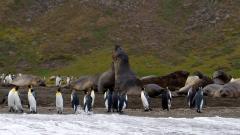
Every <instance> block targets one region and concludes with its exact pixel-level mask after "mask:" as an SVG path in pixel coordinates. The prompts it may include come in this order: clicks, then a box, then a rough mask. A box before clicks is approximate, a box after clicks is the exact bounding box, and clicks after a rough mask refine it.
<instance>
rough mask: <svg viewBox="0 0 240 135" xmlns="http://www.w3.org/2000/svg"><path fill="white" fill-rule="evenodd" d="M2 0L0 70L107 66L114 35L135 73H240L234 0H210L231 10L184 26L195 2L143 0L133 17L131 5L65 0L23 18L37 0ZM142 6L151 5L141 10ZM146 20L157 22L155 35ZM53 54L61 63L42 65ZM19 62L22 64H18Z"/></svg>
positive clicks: (77, 70) (46, 71) (86, 70)
mask: <svg viewBox="0 0 240 135" xmlns="http://www.w3.org/2000/svg"><path fill="white" fill-rule="evenodd" d="M7 1H8V0H4V1H2V3H1V6H0V10H1V11H4V13H2V12H1V14H0V16H1V18H5V19H3V20H4V21H1V23H0V51H1V52H3V53H1V54H0V61H1V62H0V65H1V67H2V68H1V71H2V72H3V71H4V72H26V73H34V74H39V75H51V74H57V73H59V74H64V75H68V74H71V75H85V74H94V73H100V72H103V71H105V70H107V69H108V68H109V66H110V64H111V49H112V48H113V45H114V40H115V39H116V38H120V39H121V42H122V43H123V47H124V48H125V50H126V51H127V52H128V53H129V55H130V62H131V66H132V68H133V69H134V71H135V72H136V73H137V74H138V75H139V76H142V75H149V74H158V75H162V74H166V73H169V72H172V71H175V70H187V71H190V72H194V71H196V70H200V71H203V72H205V73H207V74H211V73H212V72H213V71H214V70H216V69H224V70H226V71H228V72H230V73H231V74H233V76H239V75H240V60H239V58H240V54H239V53H238V52H239V51H240V39H239V36H240V26H239V24H238V22H239V21H238V20H237V19H236V18H237V17H238V15H239V13H240V10H239V9H238V7H239V6H240V5H239V2H234V1H233V2H232V3H231V2H226V1H221V0H218V1H217V2H218V3H216V4H214V5H210V6H214V7H213V8H214V9H215V8H217V9H224V10H227V11H228V12H230V13H229V14H230V15H231V17H230V18H229V19H227V20H224V21H220V22H219V23H217V24H215V25H208V24H206V25H203V26H201V27H198V28H196V29H194V30H191V31H188V32H186V31H185V30H184V29H185V27H186V26H187V25H188V20H189V18H191V17H192V16H193V15H194V13H195V12H196V11H197V10H198V9H200V8H202V7H201V6H202V5H203V4H202V3H201V2H198V1H195V3H194V2H193V4H191V5H190V6H184V2H183V1H178V0H161V1H157V4H156V3H154V2H152V4H154V7H153V8H149V7H152V5H151V2H150V3H149V7H148V6H139V7H137V8H136V11H135V12H137V13H138V14H139V15H136V17H135V16H134V15H133V16H131V14H134V13H135V12H134V11H118V10H115V9H112V8H111V7H99V5H97V4H95V3H94V4H93V3H91V4H81V3H79V2H78V1H70V2H69V1H68V2H63V3H61V5H56V6H55V7H54V8H52V9H49V10H48V11H47V12H44V13H42V12H36V13H34V15H33V17H32V20H31V22H28V21H26V20H27V17H26V16H27V15H26V14H28V13H29V12H30V11H32V10H31V9H29V7H31V6H33V5H35V4H36V2H34V1H33V0H27V1H24V2H23V1H19V0H12V1H10V2H7ZM208 2H210V0H209V1H208ZM146 5H147V4H146ZM37 9H38V8H37ZM35 10H36V9H35ZM35 10H34V11H35ZM149 10H152V12H151V13H146V11H149ZM36 11H37V10H36ZM144 14H146V15H145V16H144ZM128 15H129V16H130V17H128ZM6 18H7V19H6ZM146 18H147V19H149V18H150V20H151V21H152V22H151V23H150V25H149V24H147V23H146V24H145V23H142V22H141V21H142V20H144V19H146ZM124 20H129V23H126V22H124ZM123 24H129V25H130V24H131V25H132V24H134V25H136V24H139V25H140V26H139V27H150V29H147V32H146V31H144V32H142V31H140V32H139V29H138V28H135V27H134V28H126V29H124V28H122V26H123ZM152 25H153V26H154V27H155V26H157V27H160V28H161V29H163V30H162V31H160V33H159V35H158V33H157V34H156V33H155V32H154V29H156V28H154V27H153V26H152ZM129 27H130V26H129ZM151 27H152V28H151ZM148 31H149V32H148ZM152 31H153V32H152ZM144 34H145V35H144ZM151 35H153V36H152V37H151ZM154 36H158V37H159V38H154ZM144 37H149V38H150V39H146V40H150V41H152V42H155V43H157V44H158V45H157V46H152V45H151V44H148V42H145V40H142V39H144ZM143 54H144V55H143ZM59 59H61V60H63V62H64V63H63V64H61V65H58V66H57V67H56V68H49V67H44V66H41V65H42V64H43V63H46V62H50V63H51V62H53V63H54V62H55V61H56V60H59ZM22 63H23V64H24V63H25V66H22V67H21V66H20V65H23V64H22ZM26 63H27V64H26ZM16 67H17V68H16Z"/></svg>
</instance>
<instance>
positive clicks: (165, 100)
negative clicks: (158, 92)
mask: <svg viewBox="0 0 240 135" xmlns="http://www.w3.org/2000/svg"><path fill="white" fill-rule="evenodd" d="M171 100H172V95H171V92H170V90H169V89H168V87H167V88H166V89H165V90H164V91H163V93H162V109H163V110H165V109H167V110H168V111H169V110H170V107H171Z"/></svg>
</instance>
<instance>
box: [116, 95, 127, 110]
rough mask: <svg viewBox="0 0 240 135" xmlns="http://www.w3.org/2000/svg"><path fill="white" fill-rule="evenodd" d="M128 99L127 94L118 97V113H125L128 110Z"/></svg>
mask: <svg viewBox="0 0 240 135" xmlns="http://www.w3.org/2000/svg"><path fill="white" fill-rule="evenodd" d="M127 101H128V97H127V94H123V95H119V97H118V112H119V113H123V111H124V109H126V108H127V105H128V102H127Z"/></svg>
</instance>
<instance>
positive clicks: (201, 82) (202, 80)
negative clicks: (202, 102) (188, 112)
mask: <svg viewBox="0 0 240 135" xmlns="http://www.w3.org/2000/svg"><path fill="white" fill-rule="evenodd" d="M195 74H196V75H197V76H198V77H199V79H200V80H199V81H197V82H196V83H195V84H193V85H192V92H193V93H195V92H196V91H197V89H199V88H200V87H201V88H204V87H205V86H207V85H208V84H213V80H212V79H211V78H209V77H208V76H206V75H204V74H203V73H201V72H196V73H195Z"/></svg>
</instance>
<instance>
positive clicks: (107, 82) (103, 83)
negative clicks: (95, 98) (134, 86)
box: [98, 63, 115, 93]
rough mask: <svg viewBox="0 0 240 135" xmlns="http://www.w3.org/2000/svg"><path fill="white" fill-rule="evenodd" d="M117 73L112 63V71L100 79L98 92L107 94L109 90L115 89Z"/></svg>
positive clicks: (103, 74)
mask: <svg viewBox="0 0 240 135" xmlns="http://www.w3.org/2000/svg"><path fill="white" fill-rule="evenodd" d="M114 81H115V72H114V65H113V63H112V65H111V69H109V70H107V71H106V72H104V73H102V74H101V75H100V76H99V79H98V91H99V92H103V93H105V92H106V91H107V90H108V89H114Z"/></svg>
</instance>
